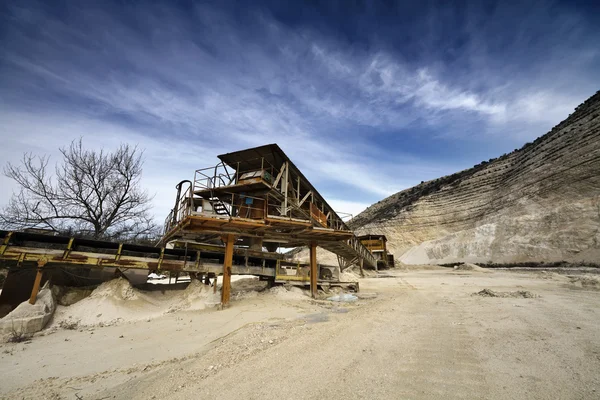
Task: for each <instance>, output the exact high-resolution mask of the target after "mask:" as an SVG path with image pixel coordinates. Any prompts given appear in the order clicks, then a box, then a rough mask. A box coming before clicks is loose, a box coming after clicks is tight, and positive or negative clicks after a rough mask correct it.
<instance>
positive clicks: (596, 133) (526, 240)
mask: <svg viewBox="0 0 600 400" xmlns="http://www.w3.org/2000/svg"><path fill="white" fill-rule="evenodd" d="M351 226H352V228H354V229H355V230H356V231H357V234H366V233H383V234H385V235H386V236H387V238H388V248H389V249H390V250H391V251H392V252H393V253H394V254H395V257H396V260H399V261H401V262H403V263H405V264H429V263H452V262H461V261H462V262H474V263H488V262H494V263H514V262H526V261H535V262H541V261H563V260H564V261H572V262H577V261H587V262H595V263H598V262H599V260H600V92H597V93H596V94H595V95H594V96H592V97H591V98H590V99H588V100H587V101H586V102H585V103H583V104H582V105H580V106H579V107H577V109H576V110H575V112H574V113H573V114H571V115H570V116H569V117H568V118H567V119H566V120H565V121H563V122H561V123H560V124H559V125H557V126H556V127H554V128H553V129H552V130H551V131H550V132H548V133H547V134H546V135H544V136H542V137H540V138H538V139H536V140H535V141H534V142H533V143H528V144H526V145H525V146H523V147H522V148H521V149H520V150H515V151H514V152H512V153H510V154H505V155H503V156H501V157H499V158H497V159H494V160H490V161H489V162H483V163H481V164H479V165H477V166H475V167H474V168H471V169H468V170H464V171H461V172H459V173H456V174H454V175H450V176H446V177H443V178H439V179H436V180H433V181H429V182H425V183H422V184H421V185H418V186H415V187H413V188H411V189H407V190H404V191H402V192H399V193H396V194H394V195H392V196H390V197H388V198H386V199H384V200H382V201H380V202H378V203H377V204H374V205H372V206H371V207H369V208H368V209H367V210H365V211H364V212H363V213H361V214H359V215H358V216H357V217H356V218H354V219H353V220H352V221H351Z"/></svg>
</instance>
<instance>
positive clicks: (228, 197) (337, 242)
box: [0, 144, 378, 305]
mask: <svg viewBox="0 0 600 400" xmlns="http://www.w3.org/2000/svg"><path fill="white" fill-rule="evenodd" d="M218 158H219V160H220V162H219V163H218V164H217V165H215V166H211V167H209V168H204V169H199V170H196V171H195V174H194V179H193V181H189V180H186V181H182V182H180V183H179V184H178V185H177V186H176V189H177V194H176V199H175V205H174V208H173V209H172V210H171V212H170V214H169V215H168V217H167V218H166V220H165V226H164V235H163V237H162V239H161V240H160V243H158V245H157V246H156V247H151V246H139V245H132V244H123V243H114V242H106V241H98V240H89V239H74V238H68V237H60V236H51V235H44V234H41V233H36V232H7V231H0V243H2V244H1V245H0V260H2V261H3V262H5V263H9V264H10V265H11V267H12V268H13V270H19V268H25V267H29V268H30V271H33V270H35V271H36V273H35V277H34V276H33V275H31V278H32V279H34V282H33V291H32V294H31V298H33V299H35V294H34V292H36V293H37V288H39V285H40V284H41V283H43V282H42V281H43V279H42V277H44V279H47V275H48V274H46V275H44V271H51V270H53V269H54V270H56V269H57V268H78V269H79V273H80V274H84V275H85V274H88V275H89V276H90V277H92V276H95V275H98V271H103V273H104V275H106V274H109V275H110V274H118V273H125V272H127V271H129V270H133V271H135V270H146V271H154V270H157V271H158V270H165V271H172V272H175V273H177V272H186V273H188V274H190V276H194V277H197V278H199V279H204V280H208V279H210V278H214V277H216V276H218V275H222V276H223V285H222V291H221V303H222V304H223V305H227V303H228V302H229V297H230V288H231V275H232V274H248V275H256V276H259V277H261V279H267V280H269V281H271V282H298V283H306V284H308V283H310V288H311V293H312V295H313V296H316V293H317V285H318V284H320V285H333V284H336V283H337V284H339V279H338V276H337V275H338V274H337V273H336V268H328V267H326V266H319V265H318V264H317V256H316V248H317V246H321V247H323V248H325V249H326V250H329V251H331V252H333V253H335V254H337V256H338V261H339V267H340V268H339V270H343V269H345V268H346V267H348V266H349V265H352V264H357V265H359V266H360V267H361V269H362V268H363V267H371V268H377V262H378V261H377V258H376V256H374V254H373V253H372V252H371V251H370V249H369V248H368V246H365V245H364V244H363V242H361V240H360V239H359V238H357V237H356V236H355V235H354V233H353V232H352V230H350V229H349V228H348V226H347V225H346V223H345V222H344V220H343V218H342V217H341V216H340V215H339V214H338V213H336V212H335V211H334V210H333V208H332V207H331V206H330V205H329V204H328V203H327V202H326V201H325V199H324V198H323V197H322V196H321V195H320V194H319V192H318V191H317V190H316V189H315V188H314V186H313V185H312V184H311V183H310V182H309V181H308V179H306V177H305V176H304V175H303V174H302V172H300V170H299V169H298V168H297V167H296V166H295V165H294V163H293V162H292V161H291V160H290V159H289V158H288V157H287V156H286V154H285V153H284V152H283V151H282V150H281V149H280V148H279V146H278V145H276V144H270V145H265V146H260V147H255V148H251V149H246V150H241V151H237V152H233V153H227V154H222V155H220V156H218ZM299 246H307V247H308V248H309V249H310V262H309V263H307V264H306V263H296V262H291V261H289V260H284V257H283V255H282V254H279V253H276V250H277V249H278V248H280V247H283V248H293V247H299ZM265 250H266V251H265ZM94 274H95V275H94ZM54 277H55V276H54V275H53V279H54ZM14 279H15V278H14V276H13V277H11V274H9V276H8V278H7V283H10V281H11V280H14ZM90 279H91V278H90ZM8 286H9V289H10V287H13V288H14V287H15V285H14V284H9V285H8ZM355 286H356V289H358V285H357V284H356V285H355ZM5 287H6V286H5ZM30 287H31V286H30ZM10 291H11V290H8V292H10ZM5 295H6V296H8V294H5V291H3V292H2V297H5ZM2 297H0V303H2ZM34 301H35V300H34Z"/></svg>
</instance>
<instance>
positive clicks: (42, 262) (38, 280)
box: [29, 259, 46, 304]
mask: <svg viewBox="0 0 600 400" xmlns="http://www.w3.org/2000/svg"><path fill="white" fill-rule="evenodd" d="M44 265H46V260H44V259H42V260H39V261H38V269H37V274H36V275H35V281H34V282H33V289H31V296H29V304H35V301H36V300H37V295H38V292H39V291H40V284H41V283H42V275H44V271H43V270H42V268H43V267H44Z"/></svg>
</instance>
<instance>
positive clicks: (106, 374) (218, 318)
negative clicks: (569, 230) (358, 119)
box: [0, 267, 600, 400]
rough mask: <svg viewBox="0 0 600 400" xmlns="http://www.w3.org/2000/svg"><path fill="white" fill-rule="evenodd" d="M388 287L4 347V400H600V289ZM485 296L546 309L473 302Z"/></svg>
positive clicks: (476, 281) (548, 282) (455, 282)
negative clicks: (350, 296)
mask: <svg viewBox="0 0 600 400" xmlns="http://www.w3.org/2000/svg"><path fill="white" fill-rule="evenodd" d="M383 276H384V277H379V278H373V277H371V278H367V279H362V280H361V283H360V285H361V296H360V297H361V299H360V300H359V301H358V302H357V303H352V304H333V303H331V302H328V301H313V300H311V299H309V298H308V297H307V296H305V295H304V294H302V293H301V292H299V291H297V290H293V291H290V292H288V291H286V290H285V289H284V288H277V289H276V290H271V291H263V292H261V293H252V292H248V291H246V289H247V287H245V288H244V290H242V292H241V294H240V295H238V296H237V297H235V300H234V301H233V302H232V306H231V307H230V308H229V309H226V310H223V311H217V310H215V309H205V310H201V311H178V312H174V313H168V314H165V315H162V316H160V317H157V318H154V319H151V320H149V321H135V322H130V323H120V324H115V325H111V326H105V327H93V328H85V329H81V330H66V329H57V330H54V331H52V330H50V331H49V333H48V334H46V335H44V336H42V335H37V336H35V337H34V338H33V340H32V341H31V342H30V343H18V344H9V343H4V344H2V345H0V396H2V397H3V398H6V399H21V398H26V399H29V398H32V399H33V398H35V399H43V398H47V399H85V400H88V399H165V398H166V399H189V398H202V399H282V398H289V399H333V398H336V399H375V398H378V399H399V398H406V399H449V398H450V399H452V398H461V399H462V398H464V399H477V398H481V399H490V398H491V399H549V398H552V399H588V398H589V399H596V398H600V374H598V371H600V318H599V317H600V309H599V306H600V291H599V290H598V289H597V287H589V286H584V287H581V285H577V284H574V283H571V282H570V281H569V279H567V278H565V277H562V276H558V275H555V274H542V273H536V272H528V273H516V272H507V271H499V272H498V271H495V272H488V271H485V272H482V271H477V270H475V271H452V270H448V269H439V268H435V267H430V268H424V269H417V270H409V271H406V270H404V271H399V270H398V271H392V272H386V273H385V274H383ZM234 289H235V283H234ZM482 289H490V290H491V291H493V292H501V293H502V292H518V291H521V292H523V291H528V292H530V293H532V294H534V295H537V296H539V297H535V298H513V297H507V298H498V297H482V296H477V295H473V293H476V292H479V291H481V290H482ZM375 294H376V295H375Z"/></svg>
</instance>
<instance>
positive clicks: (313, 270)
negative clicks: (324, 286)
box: [310, 242, 318, 299]
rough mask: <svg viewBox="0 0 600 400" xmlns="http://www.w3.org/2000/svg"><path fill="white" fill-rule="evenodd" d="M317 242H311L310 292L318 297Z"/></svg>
mask: <svg viewBox="0 0 600 400" xmlns="http://www.w3.org/2000/svg"><path fill="white" fill-rule="evenodd" d="M317 278H318V276H317V242H310V294H311V296H312V297H313V299H316V298H317Z"/></svg>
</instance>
